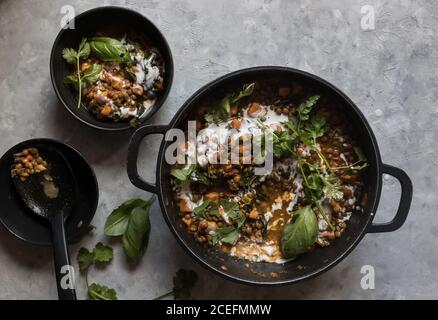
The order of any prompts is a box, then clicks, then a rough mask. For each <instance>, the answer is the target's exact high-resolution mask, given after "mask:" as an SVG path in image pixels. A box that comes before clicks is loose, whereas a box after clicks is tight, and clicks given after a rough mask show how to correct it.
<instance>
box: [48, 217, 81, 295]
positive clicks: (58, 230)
mask: <svg viewBox="0 0 438 320" xmlns="http://www.w3.org/2000/svg"><path fill="white" fill-rule="evenodd" d="M52 243H53V253H54V258H55V274H56V286H57V288H58V297H59V300H76V291H75V289H74V287H75V275H74V269H73V266H72V265H71V263H70V254H69V252H68V247H67V240H66V238H65V227H64V217H63V214H62V213H59V214H57V215H55V216H54V217H53V219H52Z"/></svg>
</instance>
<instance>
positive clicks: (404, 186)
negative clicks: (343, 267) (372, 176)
mask: <svg viewBox="0 0 438 320" xmlns="http://www.w3.org/2000/svg"><path fill="white" fill-rule="evenodd" d="M382 172H383V173H386V174H389V175H390V176H393V177H394V178H396V179H397V180H398V182H399V183H400V186H401V195H400V203H399V205H398V209H397V213H396V215H395V217H394V219H392V221H390V222H386V223H372V224H371V225H370V226H369V227H368V229H367V232H368V233H378V232H391V231H395V230H397V229H399V228H400V227H401V226H402V225H403V223H404V222H405V221H406V218H407V216H408V212H409V208H410V207H411V202H412V182H411V179H410V178H409V177H408V175H407V174H406V172H404V171H403V170H402V169H399V168H396V167H393V166H390V165H387V164H382Z"/></svg>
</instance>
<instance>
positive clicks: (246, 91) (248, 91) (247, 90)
mask: <svg viewBox="0 0 438 320" xmlns="http://www.w3.org/2000/svg"><path fill="white" fill-rule="evenodd" d="M254 87H255V83H249V84H245V85H244V86H243V90H242V91H240V92H238V93H235V94H234V95H232V96H231V97H230V99H229V101H230V104H234V103H236V102H237V101H239V100H241V99H243V98H245V97H248V96H250V95H252V93H253V92H254Z"/></svg>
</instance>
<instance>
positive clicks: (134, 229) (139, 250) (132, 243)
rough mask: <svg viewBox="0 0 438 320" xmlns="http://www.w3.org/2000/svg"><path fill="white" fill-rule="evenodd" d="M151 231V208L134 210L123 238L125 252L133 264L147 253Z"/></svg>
mask: <svg viewBox="0 0 438 320" xmlns="http://www.w3.org/2000/svg"><path fill="white" fill-rule="evenodd" d="M150 231H151V222H150V220H149V207H148V208H143V207H136V208H134V209H133V210H132V212H131V214H130V216H129V222H128V225H127V227H126V231H125V233H124V234H123V238H122V242H123V250H124V252H125V254H126V255H127V256H128V257H129V258H130V259H131V260H132V261H133V262H137V261H138V260H139V259H140V258H141V257H142V256H143V254H144V253H145V251H146V248H147V245H148V242H149V234H150Z"/></svg>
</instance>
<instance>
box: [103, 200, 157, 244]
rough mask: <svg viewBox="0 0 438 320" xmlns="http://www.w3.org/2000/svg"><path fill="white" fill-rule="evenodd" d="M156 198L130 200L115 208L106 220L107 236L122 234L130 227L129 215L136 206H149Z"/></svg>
mask: <svg viewBox="0 0 438 320" xmlns="http://www.w3.org/2000/svg"><path fill="white" fill-rule="evenodd" d="M153 201H154V199H153V198H152V199H150V200H148V201H145V200H142V199H133V200H128V201H126V202H125V203H123V204H122V205H120V206H119V207H118V208H117V209H115V210H114V211H113V212H112V213H111V214H110V215H109V217H108V218H107V219H106V222H105V228H104V230H105V235H107V236H122V235H123V234H124V233H125V231H126V229H127V228H128V223H129V217H130V214H131V212H132V210H133V209H134V208H137V207H143V208H147V207H148V206H150V205H151V203H152V202H153Z"/></svg>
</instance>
